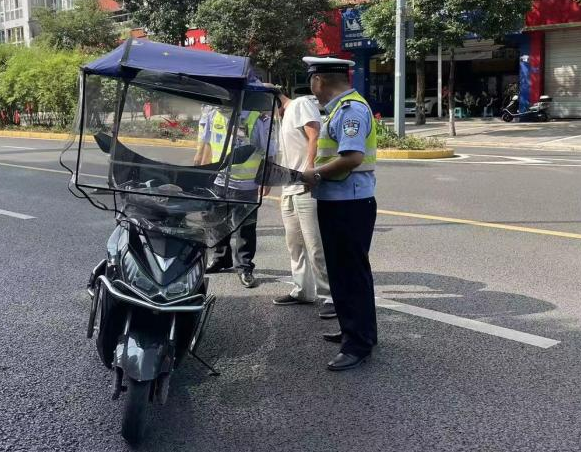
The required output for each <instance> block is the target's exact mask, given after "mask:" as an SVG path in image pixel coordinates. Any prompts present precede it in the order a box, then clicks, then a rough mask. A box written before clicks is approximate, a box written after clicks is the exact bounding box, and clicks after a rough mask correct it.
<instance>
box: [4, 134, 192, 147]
mask: <svg viewBox="0 0 581 452" xmlns="http://www.w3.org/2000/svg"><path fill="white" fill-rule="evenodd" d="M71 136H72V134H69V133H51V132H18V131H16V130H0V138H2V137H4V138H33V139H39V140H60V141H67V140H69V139H70V138H71ZM119 140H121V141H122V142H124V143H130V144H142V145H146V146H155V145H162V146H165V147H176V148H189V147H196V146H197V145H198V142H197V141H193V140H176V141H170V140H167V139H164V138H137V137H123V136H121V137H119Z"/></svg>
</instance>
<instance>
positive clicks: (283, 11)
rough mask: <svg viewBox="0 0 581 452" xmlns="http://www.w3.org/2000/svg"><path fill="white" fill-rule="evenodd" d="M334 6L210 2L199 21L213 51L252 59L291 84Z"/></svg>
mask: <svg viewBox="0 0 581 452" xmlns="http://www.w3.org/2000/svg"><path fill="white" fill-rule="evenodd" d="M330 9H331V4H330V1H329V0H294V1H293V0H236V1H232V0H206V1H204V2H203V3H202V4H201V5H200V7H199V9H198V13H197V14H196V19H195V21H196V25H198V26H200V27H201V28H204V29H205V30H206V31H207V33H208V37H209V38H210V42H211V45H212V48H213V49H215V50H216V51H218V52H223V53H229V54H234V55H241V56H247V57H250V59H251V60H252V61H253V63H255V64H256V65H257V66H259V67H261V68H263V69H265V70H266V71H268V72H269V73H271V74H272V75H274V76H275V77H278V78H280V79H281V80H282V81H283V83H284V84H285V85H287V86H290V83H291V77H292V75H293V74H294V71H295V70H296V69H298V68H300V67H301V66H300V65H301V57H303V56H304V55H306V54H309V53H311V52H310V50H311V49H310V44H309V41H310V40H311V39H312V38H313V37H314V36H315V35H316V34H317V33H318V31H319V30H320V28H321V26H322V25H323V24H324V23H326V22H327V20H328V16H327V12H328V11H329V10H330Z"/></svg>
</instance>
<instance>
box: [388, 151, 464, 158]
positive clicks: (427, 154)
mask: <svg viewBox="0 0 581 452" xmlns="http://www.w3.org/2000/svg"><path fill="white" fill-rule="evenodd" d="M450 157H454V150H453V149H426V150H423V151H412V150H403V149H378V150H377V158H380V159H414V160H416V159H425V160H428V159H445V158H450Z"/></svg>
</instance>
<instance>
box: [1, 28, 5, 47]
mask: <svg viewBox="0 0 581 452" xmlns="http://www.w3.org/2000/svg"><path fill="white" fill-rule="evenodd" d="M5 42H6V32H5V31H4V30H0V44H4V43H5Z"/></svg>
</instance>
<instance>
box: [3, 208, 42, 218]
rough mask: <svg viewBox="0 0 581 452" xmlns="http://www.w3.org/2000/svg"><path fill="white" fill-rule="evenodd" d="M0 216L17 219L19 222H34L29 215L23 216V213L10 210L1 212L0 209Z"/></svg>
mask: <svg viewBox="0 0 581 452" xmlns="http://www.w3.org/2000/svg"><path fill="white" fill-rule="evenodd" d="M0 215H4V216H6V217H12V218H18V219H20V220H34V218H35V217H31V216H30V215H25V214H23V213H18V212H11V211H10V210H2V209H0Z"/></svg>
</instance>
